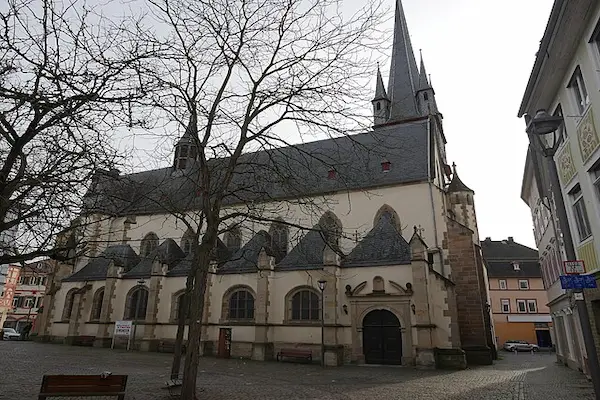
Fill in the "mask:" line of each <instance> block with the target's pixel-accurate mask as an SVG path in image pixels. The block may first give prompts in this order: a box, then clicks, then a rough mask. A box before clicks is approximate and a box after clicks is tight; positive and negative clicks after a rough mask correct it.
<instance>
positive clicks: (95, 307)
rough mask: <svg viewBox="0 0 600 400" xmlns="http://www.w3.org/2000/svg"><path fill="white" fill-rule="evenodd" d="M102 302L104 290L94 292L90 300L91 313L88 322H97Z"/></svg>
mask: <svg viewBox="0 0 600 400" xmlns="http://www.w3.org/2000/svg"><path fill="white" fill-rule="evenodd" d="M103 302H104V288H103V287H102V288H100V289H98V290H96V293H94V298H93V300H92V312H91V314H90V321H98V320H99V319H100V315H101V313H102V303H103Z"/></svg>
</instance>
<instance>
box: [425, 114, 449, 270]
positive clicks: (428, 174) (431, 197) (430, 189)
mask: <svg viewBox="0 0 600 400" xmlns="http://www.w3.org/2000/svg"><path fill="white" fill-rule="evenodd" d="M431 121H432V120H431V116H430V117H429V119H428V120H427V155H428V157H427V180H428V186H429V200H430V201H431V215H432V217H433V238H434V244H435V248H436V249H437V250H438V252H439V255H440V264H441V273H442V275H443V276H446V274H445V271H444V255H443V253H442V251H441V250H440V247H439V243H438V230H437V220H436V218H435V202H434V200H433V187H432V186H433V178H432V177H431Z"/></svg>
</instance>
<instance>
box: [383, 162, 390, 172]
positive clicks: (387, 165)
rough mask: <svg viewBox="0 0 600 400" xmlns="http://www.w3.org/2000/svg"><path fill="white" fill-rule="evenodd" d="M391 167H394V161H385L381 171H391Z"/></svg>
mask: <svg viewBox="0 0 600 400" xmlns="http://www.w3.org/2000/svg"><path fill="white" fill-rule="evenodd" d="M390 169H392V163H391V162H389V161H387V160H386V161H383V162H382V163H381V171H382V172H390Z"/></svg>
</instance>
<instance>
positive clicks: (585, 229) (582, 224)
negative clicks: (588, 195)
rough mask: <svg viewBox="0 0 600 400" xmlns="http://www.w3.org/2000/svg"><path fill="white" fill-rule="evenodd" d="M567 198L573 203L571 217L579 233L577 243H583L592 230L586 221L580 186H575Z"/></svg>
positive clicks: (586, 216) (587, 220)
mask: <svg viewBox="0 0 600 400" xmlns="http://www.w3.org/2000/svg"><path fill="white" fill-rule="evenodd" d="M569 196H570V197H571V202H572V203H573V216H574V217H575V223H576V225H577V231H578V233H579V241H583V240H585V239H587V238H589V237H590V236H591V235H592V230H591V228H590V220H589V219H588V215H587V210H586V208H585V199H584V198H583V193H582V192H581V186H580V185H579V184H577V185H575V187H574V188H573V189H572V190H571V191H570V192H569Z"/></svg>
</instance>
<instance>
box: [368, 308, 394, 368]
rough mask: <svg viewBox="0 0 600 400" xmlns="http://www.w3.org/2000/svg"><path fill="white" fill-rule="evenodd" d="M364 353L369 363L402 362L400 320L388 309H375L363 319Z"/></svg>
mask: <svg viewBox="0 0 600 400" xmlns="http://www.w3.org/2000/svg"><path fill="white" fill-rule="evenodd" d="M363 353H364V355H365V362H366V363H367V364H392V365H399V364H402V334H401V333H400V321H399V320H398V318H397V317H396V316H395V315H394V313H392V312H390V311H388V310H373V311H371V312H369V313H368V314H367V315H366V316H365V318H364V319H363Z"/></svg>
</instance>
